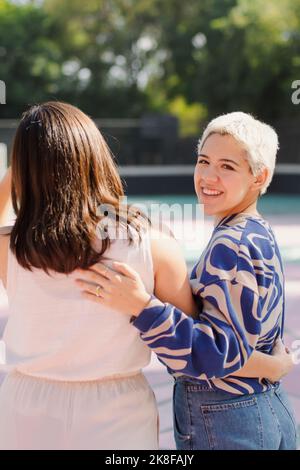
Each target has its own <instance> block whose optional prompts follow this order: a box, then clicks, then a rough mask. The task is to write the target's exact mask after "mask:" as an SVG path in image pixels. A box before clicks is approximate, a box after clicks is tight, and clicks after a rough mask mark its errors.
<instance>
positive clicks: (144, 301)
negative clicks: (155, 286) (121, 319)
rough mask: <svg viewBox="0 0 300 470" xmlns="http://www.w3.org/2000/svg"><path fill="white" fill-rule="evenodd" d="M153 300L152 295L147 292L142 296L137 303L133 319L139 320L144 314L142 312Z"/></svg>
mask: <svg viewBox="0 0 300 470" xmlns="http://www.w3.org/2000/svg"><path fill="white" fill-rule="evenodd" d="M151 299H152V295H151V294H148V292H145V293H143V294H142V295H141V297H140V299H139V301H138V302H137V303H136V307H135V309H134V312H133V315H132V317H134V319H135V318H137V317H138V316H139V315H140V313H142V311H143V310H144V309H145V308H146V307H147V305H148V304H149V303H150V300H151ZM132 317H131V318H132Z"/></svg>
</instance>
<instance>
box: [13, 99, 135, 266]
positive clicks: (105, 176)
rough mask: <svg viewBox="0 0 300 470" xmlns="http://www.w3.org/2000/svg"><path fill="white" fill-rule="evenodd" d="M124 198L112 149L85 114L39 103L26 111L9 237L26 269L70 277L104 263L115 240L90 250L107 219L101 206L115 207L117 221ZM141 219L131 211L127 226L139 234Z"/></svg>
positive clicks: (17, 142) (18, 138)
mask: <svg viewBox="0 0 300 470" xmlns="http://www.w3.org/2000/svg"><path fill="white" fill-rule="evenodd" d="M123 196H124V191H123V187H122V182H121V179H120V176H119V174H118V171H117V169H116V165H115V163H114V160H113V158H112V155H111V152H110V150H109V148H108V146H107V144H106V142H105V140H104V138H103V137H102V135H101V133H100V131H99V129H98V128H97V127H96V125H95V124H94V122H93V121H92V120H91V119H90V118H89V117H88V116H87V115H86V114H84V113H83V112H82V111H80V110H79V109H78V108H76V107H74V106H72V105H70V104H67V103H60V102H47V103H43V104H40V105H35V106H32V107H31V108H30V109H29V110H28V111H26V112H25V113H24V114H23V116H22V119H21V122H20V124H19V126H18V129H17V132H16V135H15V139H14V144H13V150H12V201H13V207H14V210H15V213H16V216H17V217H16V221H15V224H14V227H13V229H12V233H11V239H10V248H11V250H12V252H13V253H14V254H15V256H16V258H17V260H18V263H19V264H20V265H21V266H23V267H24V268H25V269H29V270H31V269H32V267H35V268H40V269H43V270H44V271H45V272H47V273H48V270H54V271H56V272H60V273H70V272H72V271H73V270H74V269H76V268H79V267H80V268H83V269H85V268H88V267H90V266H91V265H92V264H94V263H96V262H97V261H99V259H100V258H101V256H102V255H103V253H104V252H105V251H106V249H107V248H108V247H109V246H110V243H111V240H110V238H109V236H108V234H106V236H105V237H103V239H102V243H101V250H100V251H96V250H95V248H93V241H94V240H95V233H96V231H97V228H99V222H100V221H101V220H102V218H103V214H102V215H101V214H99V206H100V205H103V204H107V205H109V206H110V207H113V208H114V209H115V213H116V217H117V220H120V218H121V215H122V214H121V211H120V206H119V199H120V198H121V197H123ZM106 215H107V214H106ZM123 215H124V214H123ZM138 220H141V218H140V217H139V218H138V219H136V220H135V214H134V213H133V211H131V210H128V207H127V208H126V225H127V228H128V225H129V224H130V225H132V224H133V226H134V227H135V228H136V229H137V230H139V223H138V222H137V221H138ZM134 224H135V225H134ZM104 230H105V229H104ZM130 233H131V231H128V236H129V243H131V242H132V240H133V238H132V236H131V235H130Z"/></svg>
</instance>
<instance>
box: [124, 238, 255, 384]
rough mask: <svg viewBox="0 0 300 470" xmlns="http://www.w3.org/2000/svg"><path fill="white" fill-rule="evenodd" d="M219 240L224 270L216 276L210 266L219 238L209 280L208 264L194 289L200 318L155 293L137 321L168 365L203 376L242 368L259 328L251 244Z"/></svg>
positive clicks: (221, 269)
mask: <svg viewBox="0 0 300 470" xmlns="http://www.w3.org/2000/svg"><path fill="white" fill-rule="evenodd" d="M217 244H218V245H219V246H218V250H220V249H221V250H222V257H221V258H220V257H218V256H217V258H216V259H217V260H218V264H220V259H221V260H223V261H222V263H223V264H222V266H219V267H218V269H220V271H221V272H222V276H221V278H220V277H217V276H216V275H215V274H216V273H215V271H214V269H213V266H212V263H213V258H214V257H215V256H216V250H215V249H214V248H215V247H216V244H215V245H214V246H213V248H212V249H211V250H210V256H209V257H208V259H207V263H206V267H207V269H209V271H210V273H209V274H208V275H207V279H210V282H209V283H207V284H205V282H204V281H205V280H204V279H203V272H205V269H204V270H202V271H201V277H200V278H199V279H198V280H197V282H198V289H197V291H196V294H197V295H198V296H200V297H201V300H202V305H203V309H202V312H201V313H200V314H199V319H197V320H194V319H193V318H191V317H188V316H187V315H185V314H184V313H183V312H182V311H180V310H179V309H177V308H176V307H174V306H173V305H170V304H164V303H162V302H160V301H159V300H158V299H157V298H155V297H154V296H153V297H152V299H151V301H150V303H149V304H148V306H147V308H146V309H145V310H143V311H142V312H141V313H140V315H139V316H138V317H137V319H136V320H135V321H134V323H133V324H134V326H136V327H137V328H138V329H139V330H140V332H141V338H142V339H143V341H144V342H145V343H146V344H147V345H148V346H149V347H150V348H151V349H152V350H153V351H154V352H155V353H156V354H157V356H158V357H159V359H160V360H161V361H162V362H163V363H164V364H166V366H167V367H169V368H170V369H171V370H173V371H175V372H180V373H181V374H184V375H189V376H192V377H197V378H201V379H202V378H207V379H213V378H220V377H225V376H227V375H230V374H233V373H234V372H235V371H237V370H239V369H240V368H241V367H242V366H243V365H244V363H245V362H246V360H247V359H248V358H249V356H250V355H251V353H252V351H253V350H254V349H255V345H256V343H257V341H258V338H259V335H260V331H261V303H260V297H259V295H258V292H257V289H255V285H256V284H255V280H254V278H255V272H254V268H253V266H252V263H251V258H250V257H249V252H248V250H247V247H245V246H243V247H242V248H241V247H240V246H236V245H235V243H229V244H228V243H227V242H226V243H225V245H224V244H223V242H220V241H218V242H217ZM229 250H231V252H229ZM234 257H235V261H234V263H233V259H232V258H234ZM233 265H234V267H233ZM224 273H227V274H226V275H225V274H224ZM246 284H248V285H250V287H248V285H246ZM194 293H195V290H194Z"/></svg>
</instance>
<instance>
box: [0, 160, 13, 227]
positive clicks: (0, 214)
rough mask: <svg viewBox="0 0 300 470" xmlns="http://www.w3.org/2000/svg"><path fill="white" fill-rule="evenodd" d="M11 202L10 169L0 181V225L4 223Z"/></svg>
mask: <svg viewBox="0 0 300 470" xmlns="http://www.w3.org/2000/svg"><path fill="white" fill-rule="evenodd" d="M10 203H11V169H10V168H9V169H8V171H7V172H6V174H5V176H4V178H3V180H2V181H1V182H0V226H1V225H4V224H5V223H6V220H7V217H8V212H9V208H10Z"/></svg>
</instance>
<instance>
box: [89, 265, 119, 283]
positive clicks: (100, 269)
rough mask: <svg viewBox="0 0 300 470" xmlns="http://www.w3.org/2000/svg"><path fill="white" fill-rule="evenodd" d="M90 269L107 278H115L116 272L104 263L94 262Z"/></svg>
mask: <svg viewBox="0 0 300 470" xmlns="http://www.w3.org/2000/svg"><path fill="white" fill-rule="evenodd" d="M90 270H92V271H94V272H96V273H98V274H100V275H101V276H103V277H106V278H107V279H113V278H114V276H115V274H116V272H115V271H114V270H113V269H111V268H109V267H108V266H106V265H105V264H103V263H96V264H94V265H93V266H91V267H90Z"/></svg>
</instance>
